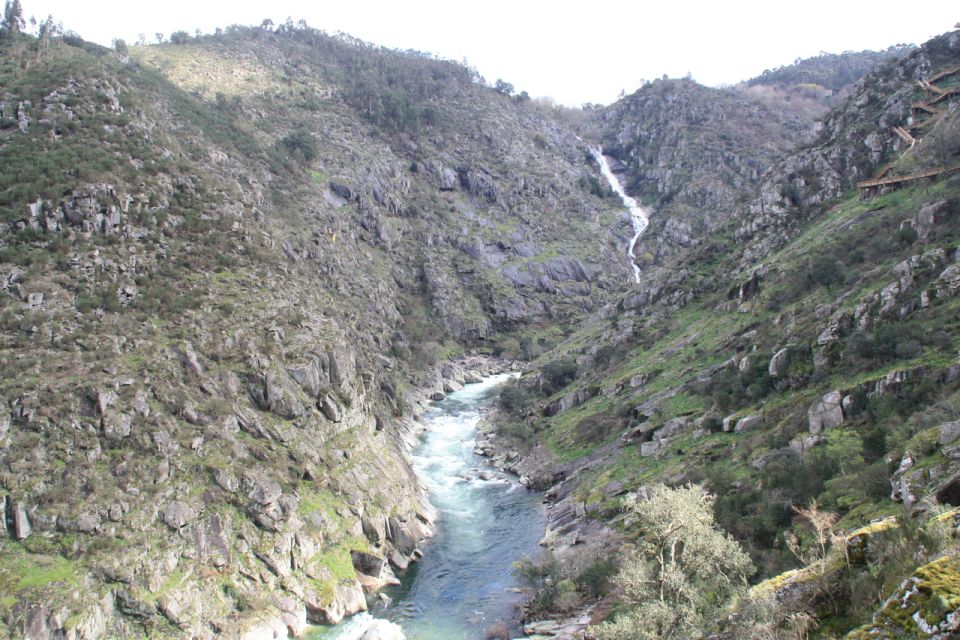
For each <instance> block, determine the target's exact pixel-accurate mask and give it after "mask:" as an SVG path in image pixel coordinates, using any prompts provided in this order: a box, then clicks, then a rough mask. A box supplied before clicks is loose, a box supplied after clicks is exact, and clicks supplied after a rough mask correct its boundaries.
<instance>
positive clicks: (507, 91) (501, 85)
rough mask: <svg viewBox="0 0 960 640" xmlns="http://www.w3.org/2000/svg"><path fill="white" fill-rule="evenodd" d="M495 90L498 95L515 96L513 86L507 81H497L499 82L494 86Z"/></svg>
mask: <svg viewBox="0 0 960 640" xmlns="http://www.w3.org/2000/svg"><path fill="white" fill-rule="evenodd" d="M493 88H494V89H496V90H497V92H498V93H502V94H503V95H505V96H509V95H513V85H512V84H510V83H509V82H507V81H506V80H503V79H497V82H496V84H494V85H493Z"/></svg>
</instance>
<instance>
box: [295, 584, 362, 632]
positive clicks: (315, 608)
mask: <svg viewBox="0 0 960 640" xmlns="http://www.w3.org/2000/svg"><path fill="white" fill-rule="evenodd" d="M366 610H367V599H366V597H365V596H364V594H363V587H361V586H360V583H359V582H357V581H356V580H353V581H350V582H347V581H341V582H340V583H339V584H337V586H336V587H334V590H333V597H332V598H331V599H330V602H319V601H317V600H316V598H312V599H311V598H308V599H307V602H306V611H307V620H309V621H310V622H312V623H314V624H337V623H338V622H340V621H341V620H343V619H344V618H345V617H346V616H349V615H353V614H354V613H358V612H360V611H366Z"/></svg>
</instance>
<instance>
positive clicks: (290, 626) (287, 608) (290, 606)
mask: <svg viewBox="0 0 960 640" xmlns="http://www.w3.org/2000/svg"><path fill="white" fill-rule="evenodd" d="M280 611H281V614H280V620H281V621H283V624H285V625H286V627H287V632H288V633H289V634H290V637H292V638H299V637H300V636H302V635H303V634H304V633H306V631H307V608H306V606H304V604H303V603H302V602H298V601H296V600H294V599H293V598H284V599H282V600H281V601H280Z"/></svg>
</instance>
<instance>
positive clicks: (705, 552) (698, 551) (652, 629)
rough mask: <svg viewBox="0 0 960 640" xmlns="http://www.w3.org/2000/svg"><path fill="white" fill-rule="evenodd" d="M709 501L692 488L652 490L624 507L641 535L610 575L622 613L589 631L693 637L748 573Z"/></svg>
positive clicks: (638, 638)
mask: <svg viewBox="0 0 960 640" xmlns="http://www.w3.org/2000/svg"><path fill="white" fill-rule="evenodd" d="M713 503H714V497H713V496H712V495H711V494H709V493H707V492H706V491H705V490H704V489H703V488H702V487H700V486H698V485H688V486H686V487H680V488H676V489H671V488H669V487H665V486H662V485H661V486H657V487H656V488H654V489H653V492H652V494H651V495H650V497H649V498H648V499H646V500H640V499H636V498H634V499H631V500H628V501H627V509H628V510H629V511H630V512H631V513H632V514H633V515H634V516H635V517H636V518H637V520H638V524H639V526H640V530H641V531H642V536H641V538H640V541H639V544H638V549H637V552H636V553H634V554H633V555H631V556H630V557H628V558H627V559H626V560H625V561H624V563H623V565H622V566H621V568H620V571H619V573H618V574H617V578H616V581H617V583H618V584H619V585H620V586H621V588H622V589H623V594H624V600H625V601H626V603H627V604H628V605H629V608H628V609H627V610H626V611H625V612H624V613H623V614H622V615H620V616H619V617H618V618H617V619H616V620H615V621H614V622H612V623H604V624H603V625H601V626H599V627H596V628H595V629H594V630H595V631H596V636H597V638H598V639H599V640H654V639H658V640H670V639H672V638H699V637H702V636H704V635H706V634H707V633H708V631H709V630H710V628H711V626H712V625H713V623H714V621H715V620H716V619H717V618H718V617H719V616H720V614H721V612H722V611H723V609H724V608H725V607H726V606H727V605H728V603H730V602H731V600H732V599H733V597H734V596H736V595H737V594H738V593H739V592H740V591H742V590H743V589H744V588H745V587H746V579H747V576H749V575H750V574H751V573H752V572H753V565H752V563H751V562H750V558H749V557H748V556H747V554H746V553H744V552H743V550H742V549H741V548H740V546H739V545H738V544H737V543H736V541H734V540H733V539H732V538H731V537H730V536H728V535H727V534H725V533H723V532H722V531H720V530H719V529H718V528H717V526H716V523H715V522H714V519H713Z"/></svg>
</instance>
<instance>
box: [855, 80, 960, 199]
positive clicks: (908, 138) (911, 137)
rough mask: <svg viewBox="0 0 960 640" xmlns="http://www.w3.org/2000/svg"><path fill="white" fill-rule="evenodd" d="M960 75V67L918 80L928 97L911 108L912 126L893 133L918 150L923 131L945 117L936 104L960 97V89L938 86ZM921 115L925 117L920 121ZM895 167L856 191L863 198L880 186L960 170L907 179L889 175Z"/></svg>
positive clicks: (913, 175)
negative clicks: (945, 80)
mask: <svg viewBox="0 0 960 640" xmlns="http://www.w3.org/2000/svg"><path fill="white" fill-rule="evenodd" d="M957 74H960V65H957V66H955V67H951V68H949V69H944V70H943V71H940V72H938V73H936V74H934V75H932V76H930V77H929V78H926V79H922V80H917V84H918V85H919V86H920V88H921V89H922V90H923V92H924V93H925V94H926V100H919V101H917V102H914V103H913V104H911V105H910V112H911V113H912V114H913V116H914V117H913V118H911V124H908V125H901V126H896V127H893V132H894V133H895V134H896V135H897V137H898V138H900V140H902V141H903V142H904V144H908V145H910V149H913V148H914V147H916V146H917V143H918V142H920V137H919V136H920V135H921V134H922V133H923V131H922V130H924V129H927V128H928V127H930V126H932V125H933V124H934V123H936V122H937V121H938V120H940V118H941V117H942V116H943V114H944V112H945V110H944V109H942V108H938V107H934V106H933V105H934V104H936V103H938V102H940V101H941V100H947V99H949V98H951V97H953V96H956V95H960V86H953V87H938V86H937V85H936V84H935V83H936V82H940V81H941V80H943V79H944V78H949V77H950V76H953V75H957ZM922 116H926V117H923V118H922V119H921V117H922ZM893 165H894V163H892V162H891V163H889V164H887V165H884V166H883V167H882V168H881V169H880V171H878V172H877V174H876V175H875V176H874V177H873V178H872V179H871V180H864V181H863V182H858V183H857V188H858V189H860V195H861V197H867V196H868V195H869V194H870V192H871V191H872V190H874V189H879V188H881V187H887V186H891V187H894V186H897V185H901V184H903V183H905V182H913V181H914V180H922V179H924V178H933V177H935V176H939V175H942V174H947V173H954V172H956V171H960V165H954V166H951V167H935V168H933V169H927V170H926V171H920V172H919V173H911V174H909V175H905V176H889V177H888V176H887V174H889V173H890V171H891V170H892V169H893Z"/></svg>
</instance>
